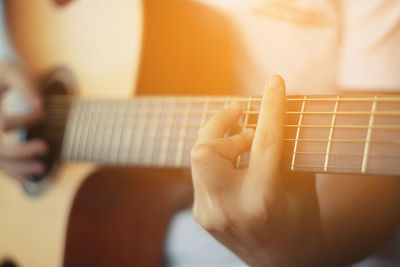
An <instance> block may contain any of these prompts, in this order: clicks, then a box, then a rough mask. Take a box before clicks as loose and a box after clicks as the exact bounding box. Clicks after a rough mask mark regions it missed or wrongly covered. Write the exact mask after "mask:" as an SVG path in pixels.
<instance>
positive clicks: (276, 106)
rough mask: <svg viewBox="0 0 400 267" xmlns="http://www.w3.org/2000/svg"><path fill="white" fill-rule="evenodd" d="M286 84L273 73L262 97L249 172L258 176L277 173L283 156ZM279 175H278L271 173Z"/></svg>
mask: <svg viewBox="0 0 400 267" xmlns="http://www.w3.org/2000/svg"><path fill="white" fill-rule="evenodd" d="M284 104H285V84H284V81H283V79H282V78H281V77H280V76H278V75H273V76H272V77H271V78H270V79H269V82H268V87H267V89H266V91H265V93H264V96H263V98H262V102H261V107H260V116H259V118H258V122H257V128H256V133H255V136H254V141H253V145H252V148H251V154H250V163H249V172H250V173H254V172H255V173H257V174H256V175H255V176H256V177H263V179H264V180H266V179H265V174H268V173H270V174H272V173H277V171H278V168H279V163H280V157H281V149H282V148H281V146H282V142H283V141H282V138H283V118H284ZM270 177H277V175H270Z"/></svg>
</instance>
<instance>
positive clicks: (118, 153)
mask: <svg viewBox="0 0 400 267" xmlns="http://www.w3.org/2000/svg"><path fill="white" fill-rule="evenodd" d="M123 114H124V115H123V118H124V119H123V124H122V128H121V134H120V136H119V140H118V145H117V157H116V162H121V163H122V161H121V160H122V159H121V150H122V145H123V142H122V140H123V138H124V133H125V128H126V127H127V125H128V114H129V104H125V111H124V113H123Z"/></svg>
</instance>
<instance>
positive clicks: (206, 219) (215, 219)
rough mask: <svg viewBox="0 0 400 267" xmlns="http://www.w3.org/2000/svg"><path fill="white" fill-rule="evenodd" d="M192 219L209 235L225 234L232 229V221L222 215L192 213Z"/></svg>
mask: <svg viewBox="0 0 400 267" xmlns="http://www.w3.org/2000/svg"><path fill="white" fill-rule="evenodd" d="M193 217H194V219H195V220H196V221H197V222H198V223H199V224H200V226H201V227H202V228H204V229H205V230H206V231H207V232H210V233H227V232H230V231H231V229H232V228H233V221H232V220H230V219H229V217H227V216H224V215H223V214H216V215H214V214H204V213H202V214H199V213H198V212H193Z"/></svg>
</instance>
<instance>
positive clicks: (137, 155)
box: [134, 103, 150, 163]
mask: <svg viewBox="0 0 400 267" xmlns="http://www.w3.org/2000/svg"><path fill="white" fill-rule="evenodd" d="M144 110H145V116H144V120H143V123H142V124H141V126H142V127H141V128H140V134H139V136H138V139H137V141H138V142H137V144H139V149H137V150H136V151H135V152H136V153H135V157H134V161H135V162H137V163H140V155H141V154H142V149H143V137H144V132H145V129H146V122H147V117H148V115H149V112H150V103H146V104H145V109H144Z"/></svg>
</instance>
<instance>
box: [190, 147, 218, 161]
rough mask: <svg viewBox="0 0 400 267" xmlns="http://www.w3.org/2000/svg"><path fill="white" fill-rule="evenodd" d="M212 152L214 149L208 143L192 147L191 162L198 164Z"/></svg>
mask: <svg viewBox="0 0 400 267" xmlns="http://www.w3.org/2000/svg"><path fill="white" fill-rule="evenodd" d="M214 153H215V152H214V149H213V148H212V147H211V146H210V145H205V144H200V145H196V146H194V147H193V148H192V150H191V151H190V157H191V160H192V163H194V164H199V163H204V162H207V161H208V160H209V159H210V157H211V156H212V155H213V154H214Z"/></svg>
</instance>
